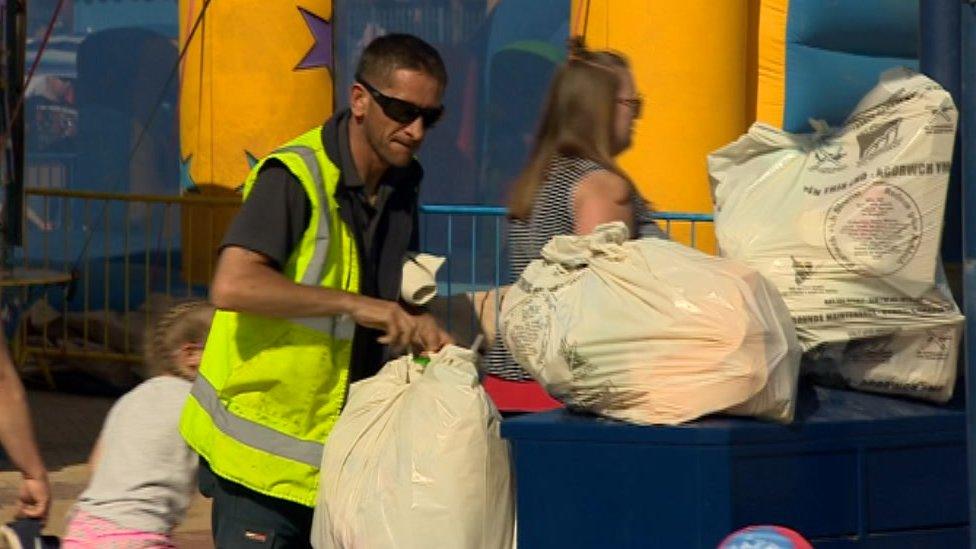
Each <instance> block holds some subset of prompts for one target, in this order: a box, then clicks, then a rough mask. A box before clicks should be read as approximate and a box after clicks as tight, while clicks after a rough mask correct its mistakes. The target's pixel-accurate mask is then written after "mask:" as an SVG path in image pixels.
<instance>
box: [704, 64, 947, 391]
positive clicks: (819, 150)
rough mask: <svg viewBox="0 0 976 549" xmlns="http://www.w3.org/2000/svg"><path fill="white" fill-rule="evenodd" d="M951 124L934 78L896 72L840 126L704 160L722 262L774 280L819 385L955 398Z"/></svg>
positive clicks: (774, 132)
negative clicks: (949, 282)
mask: <svg viewBox="0 0 976 549" xmlns="http://www.w3.org/2000/svg"><path fill="white" fill-rule="evenodd" d="M956 117H957V113H956V108H955V105H954V104H953V102H952V98H951V97H950V95H949V93H948V92H946V91H945V90H944V89H942V88H941V87H940V86H939V85H938V84H936V83H935V82H933V81H932V80H930V79H929V78H927V77H925V76H923V75H921V74H917V73H914V72H912V71H910V70H908V69H901V68H900V69H892V70H890V71H887V72H885V73H883V74H882V75H881V78H880V80H879V83H878V85H877V86H876V87H875V88H874V89H873V90H872V91H871V92H869V93H868V94H867V95H866V96H865V97H864V98H863V99H862V100H861V102H860V103H859V104H858V105H857V107H856V108H855V109H854V112H853V114H851V115H850V116H849V117H848V119H847V120H846V122H845V123H844V125H843V126H842V127H840V128H834V129H831V128H828V127H826V125H825V124H823V123H815V124H814V126H815V129H816V131H815V132H814V133H812V134H804V135H797V134H789V133H786V132H784V131H781V130H779V129H776V128H773V127H770V126H767V125H765V124H754V125H753V126H752V127H751V128H750V129H749V132H748V133H747V134H746V135H744V136H743V137H741V138H739V140H737V141H735V142H734V143H732V144H730V145H728V146H726V147H724V148H722V149H719V150H718V151H715V152H714V153H712V154H711V155H710V156H709V158H708V167H709V174H710V178H711V183H712V191H713V196H714V200H715V231H716V235H717V237H718V242H719V247H720V250H721V254H722V255H723V256H725V257H730V258H734V259H737V260H741V261H743V262H745V263H746V264H748V265H749V266H750V267H752V268H754V269H756V270H758V271H759V272H761V273H762V274H763V275H765V276H766V278H768V279H769V280H770V281H772V283H773V284H775V285H776V287H777V288H778V289H779V291H780V293H781V294H782V295H783V299H784V300H785V301H786V304H787V306H788V307H789V309H790V313H791V315H792V318H793V321H794V323H795V326H796V330H797V334H798V336H799V337H800V341H801V342H802V344H803V347H804V351H809V352H808V353H807V357H806V360H805V361H804V368H805V369H808V370H809V372H810V373H811V374H813V375H814V376H816V377H818V378H819V379H821V380H823V381H827V382H829V383H833V384H837V383H840V384H843V385H846V386H851V387H854V388H859V389H865V390H870V391H877V392H885V393H895V394H901V395H909V396H915V397H920V398H925V399H929V400H934V401H940V402H944V401H946V400H948V399H949V398H950V397H951V395H952V389H953V386H954V385H955V379H956V355H957V351H958V346H959V339H960V337H961V329H962V322H963V317H962V315H960V313H959V308H958V307H957V306H956V304H955V302H954V301H953V299H952V296H951V294H950V293H949V290H948V289H947V287H946V285H945V283H944V280H943V279H942V278H943V277H942V275H941V264H940V261H939V255H938V254H939V244H940V240H941V236H942V222H943V213H944V210H945V201H946V191H947V189H948V182H949V171H950V168H951V162H952V148H953V143H954V140H955V131H956Z"/></svg>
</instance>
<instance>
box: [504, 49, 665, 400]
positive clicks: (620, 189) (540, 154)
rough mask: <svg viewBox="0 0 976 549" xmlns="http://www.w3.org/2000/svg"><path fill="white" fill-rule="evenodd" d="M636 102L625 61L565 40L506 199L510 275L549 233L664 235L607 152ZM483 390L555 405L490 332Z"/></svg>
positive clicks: (622, 137)
mask: <svg viewBox="0 0 976 549" xmlns="http://www.w3.org/2000/svg"><path fill="white" fill-rule="evenodd" d="M641 107H642V100H641V98H640V96H639V95H638V94H637V91H636V87H635V85H634V77H633V74H631V71H630V68H629V65H628V63H627V60H626V59H625V58H624V57H623V56H622V55H620V54H618V53H614V52H609V51H590V50H586V49H585V48H584V47H583V45H582V42H581V41H580V40H574V41H572V42H571V44H570V54H569V59H568V60H567V61H566V63H565V64H563V66H562V67H560V68H559V69H558V70H557V71H556V74H555V76H554V78H553V81H552V84H551V85H550V87H549V92H548V97H547V99H546V103H545V106H544V107H543V112H542V120H541V123H540V125H539V129H538V131H537V134H536V136H535V141H534V143H533V148H532V152H531V154H530V156H529V160H528V163H527V165H526V167H525V169H524V170H523V171H522V173H521V174H520V176H519V177H518V179H517V180H516V181H515V184H514V187H513V188H512V192H511V197H510V200H509V222H510V224H509V242H508V244H509V254H510V256H509V268H510V280H509V282H514V281H515V279H517V278H518V276H519V275H520V274H521V273H522V271H523V270H524V269H525V268H526V267H527V266H528V264H529V263H530V262H532V261H533V260H535V259H537V258H539V257H540V253H541V250H542V247H543V246H544V245H545V244H546V243H547V242H549V240H550V239H552V237H554V236H556V235H564V234H588V233H590V232H591V231H592V230H593V229H594V228H595V227H596V226H597V225H600V224H602V223H607V222H610V221H623V222H624V223H626V224H627V226H628V227H629V228H630V230H631V234H632V235H633V236H634V237H635V238H636V237H643V236H656V237H664V234H663V233H662V232H661V230H660V229H659V228H658V226H657V225H655V224H654V222H653V221H652V220H651V216H650V211H649V209H648V207H647V205H646V203H645V202H644V200H643V198H641V196H640V194H639V193H638V192H637V190H636V189H635V188H634V185H633V183H632V182H631V180H630V178H629V177H628V176H627V174H626V173H625V172H624V171H623V169H621V168H620V166H618V165H617V162H616V160H615V158H616V157H617V156H618V155H619V154H620V153H622V152H623V151H625V150H627V149H628V148H629V147H630V145H631V136H632V134H633V127H634V121H635V120H636V119H638V118H639V117H640V114H641ZM488 365H489V366H488V371H489V375H488V376H487V378H486V379H485V388H486V389H487V390H488V392H489V393H490V394H491V395H492V397H493V398H494V399H495V402H496V404H497V405H498V407H499V409H501V410H503V411H538V410H544V409H551V408H555V407H558V406H559V403H558V402H557V401H555V400H553V399H552V398H551V397H549V396H548V395H546V394H545V392H544V391H543V390H542V388H541V386H539V385H538V384H537V383H535V382H534V381H532V378H531V377H530V376H529V374H528V373H526V372H525V371H524V370H523V369H522V368H520V367H519V366H518V364H516V363H515V361H514V360H513V359H512V357H511V355H509V353H508V351H507V350H506V349H505V346H504V344H503V343H502V342H501V340H500V338H498V337H497V336H496V340H495V343H494V345H492V347H491V349H490V350H489V352H488Z"/></svg>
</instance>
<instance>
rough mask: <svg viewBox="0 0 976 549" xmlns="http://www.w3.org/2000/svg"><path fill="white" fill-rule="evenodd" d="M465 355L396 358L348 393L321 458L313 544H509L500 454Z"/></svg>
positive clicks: (494, 421) (490, 415)
mask: <svg viewBox="0 0 976 549" xmlns="http://www.w3.org/2000/svg"><path fill="white" fill-rule="evenodd" d="M475 357H476V355H475V353H474V352H472V351H469V350H467V349H462V348H459V347H455V346H448V347H445V348H444V349H443V350H441V351H440V352H438V353H436V354H434V355H432V356H431V357H430V360H429V363H428V364H427V365H426V366H424V365H423V364H422V363H421V362H420V361H418V360H415V359H414V358H413V357H411V356H405V357H401V358H398V359H396V360H393V361H391V362H389V363H387V364H386V365H385V366H384V367H383V368H382V369H381V370H380V372H379V373H377V374H376V375H375V376H373V377H371V378H368V379H365V380H362V381H359V382H357V383H354V384H353V385H352V386H351V387H350V388H349V399H348V402H347V404H346V407H345V409H344V410H343V412H342V415H341V416H340V417H339V420H338V421H337V422H336V425H335V427H334V428H333V430H332V432H331V433H330V434H329V438H328V439H327V440H326V444H325V451H324V454H323V456H322V471H321V478H320V481H319V493H318V497H317V500H316V506H315V515H314V518H313V523H312V545H313V546H314V547H316V548H319V549H321V548H326V547H328V548H347V549H351V548H355V549H376V548H397V549H401V548H402V549H420V548H428V547H479V548H486V549H494V548H505V549H508V548H510V547H512V542H513V535H514V520H515V517H514V496H513V492H512V479H511V464H510V457H509V448H508V443H507V442H505V441H504V440H502V438H501V437H500V435H499V427H500V423H501V418H500V416H499V415H498V411H497V410H496V409H495V407H494V405H493V404H492V402H491V400H490V399H489V398H488V395H487V394H486V393H485V391H484V389H482V388H481V385H480V384H479V382H478V372H477V369H476V367H475Z"/></svg>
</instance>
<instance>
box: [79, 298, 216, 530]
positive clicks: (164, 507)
mask: <svg viewBox="0 0 976 549" xmlns="http://www.w3.org/2000/svg"><path fill="white" fill-rule="evenodd" d="M212 318H213V308H212V307H211V306H210V305H209V304H207V303H205V302H202V301H192V302H187V303H182V304H179V305H176V306H174V307H173V308H171V309H170V310H169V311H168V312H167V313H166V314H165V315H163V316H162V317H161V318H160V320H159V321H158V322H157V323H156V324H155V326H153V327H152V329H151V330H150V331H149V332H148V333H147V337H146V343H145V355H146V362H147V365H148V366H149V368H150V371H152V372H153V373H155V374H157V375H156V376H155V377H152V378H150V379H148V380H147V381H145V382H143V383H142V384H140V385H139V386H138V387H136V388H135V389H133V390H132V391H130V392H128V393H126V394H125V395H124V396H123V397H122V398H120V399H119V401H118V402H116V403H115V405H114V406H113V407H112V409H111V411H109V414H108V417H107V418H106V419H105V425H104V426H103V427H102V432H101V434H100V435H99V438H98V443H97V444H96V445H95V449H94V451H92V457H91V460H90V462H91V465H92V467H93V469H94V471H93V474H92V478H91V482H90V483H89V485H88V488H87V489H86V490H85V491H84V492H83V493H82V494H81V496H79V498H78V501H77V502H76V503H75V505H74V507H72V509H71V511H70V512H69V521H68V527H67V531H66V533H65V536H64V539H63V540H62V545H61V546H62V547H63V548H65V549H87V548H99V549H102V548H111V549H170V548H173V547H174V545H173V541H172V537H171V534H172V531H173V529H174V528H175V527H176V526H177V525H178V524H179V523H180V522H181V521H182V520H183V518H184V516H185V514H186V509H187V507H188V506H189V504H190V498H191V497H192V495H193V492H194V490H195V480H196V471H197V454H196V452H194V451H193V450H191V449H190V448H189V447H188V446H187V445H186V443H185V442H184V441H183V438H182V437H181V436H180V433H179V420H180V414H181V412H182V409H183V403H184V401H185V400H186V398H187V396H188V395H189V393H190V388H191V387H192V381H193V380H194V379H195V378H196V375H197V369H198V368H199V366H200V356H201V352H202V350H203V344H204V343H205V341H206V338H207V333H208V332H209V330H210V323H211V320H212Z"/></svg>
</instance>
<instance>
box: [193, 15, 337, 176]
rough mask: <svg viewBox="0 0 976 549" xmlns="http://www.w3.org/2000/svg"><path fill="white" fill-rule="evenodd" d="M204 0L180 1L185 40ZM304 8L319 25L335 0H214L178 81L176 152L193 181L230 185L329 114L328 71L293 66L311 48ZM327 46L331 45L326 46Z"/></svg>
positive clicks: (330, 78) (330, 99) (313, 43)
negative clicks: (253, 161) (253, 160)
mask: <svg viewBox="0 0 976 549" xmlns="http://www.w3.org/2000/svg"><path fill="white" fill-rule="evenodd" d="M202 5H203V1H202V0H181V1H180V37H181V43H185V41H186V38H187V35H188V33H189V30H190V28H191V27H192V25H193V22H194V21H195V20H196V18H197V16H198V14H199V12H200V9H201V7H202ZM299 6H301V7H302V8H303V9H304V10H306V11H307V12H308V13H309V14H311V15H312V16H316V17H318V18H319V19H321V20H323V21H328V20H330V19H331V17H332V0H302V1H301V2H298V1H295V0H275V1H274V2H268V1H266V0H236V1H234V2H211V3H210V7H209V8H208V10H207V13H206V15H205V17H204V19H203V24H202V25H201V26H200V28H199V29H198V31H197V33H196V35H195V36H194V38H193V41H192V42H191V44H190V48H189V50H188V51H187V55H186V58H185V60H184V63H183V66H182V67H181V79H180V148H181V152H182V156H183V158H184V159H186V158H188V157H191V155H192V159H191V161H190V175H191V176H192V177H193V180H194V181H195V182H196V183H197V184H213V185H220V186H223V187H229V188H234V187H237V186H238V185H240V184H241V183H243V181H244V177H245V176H246V175H247V172H248V162H247V157H246V155H245V151H248V152H250V153H251V154H253V155H254V156H256V157H258V158H260V157H261V156H263V155H265V154H267V153H269V152H270V151H271V150H272V149H273V148H274V147H276V146H278V145H280V144H281V143H283V142H284V141H286V140H288V139H289V138H291V137H294V136H296V135H298V134H300V133H301V132H303V131H304V130H307V129H308V128H311V127H313V126H315V125H316V124H320V123H322V122H323V121H324V120H325V119H326V118H327V117H328V116H329V115H330V114H331V113H332V101H333V100H332V77H331V74H330V72H329V69H327V68H325V67H317V68H308V69H296V67H297V66H298V65H299V64H300V62H301V61H302V60H303V59H304V57H305V55H306V54H307V53H308V52H309V50H310V49H311V48H312V47H313V46H314V45H315V38H314V37H313V35H312V32H311V31H310V27H309V24H308V22H307V19H308V17H307V16H306V15H303V13H302V12H301V11H300V10H299ZM330 48H331V46H330Z"/></svg>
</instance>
